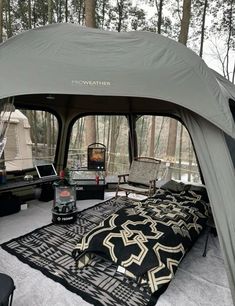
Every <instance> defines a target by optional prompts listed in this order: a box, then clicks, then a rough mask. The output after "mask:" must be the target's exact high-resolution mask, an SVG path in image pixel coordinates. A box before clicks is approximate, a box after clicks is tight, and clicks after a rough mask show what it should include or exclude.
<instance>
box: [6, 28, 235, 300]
mask: <svg viewBox="0 0 235 306" xmlns="http://www.w3.org/2000/svg"><path fill="white" fill-rule="evenodd" d="M0 71H1V73H0V98H4V97H9V96H17V95H24V94H43V93H45V94H48V93H51V94H71V95H93V96H118V97H142V98H152V99H158V103H164V101H167V102H172V103H174V104H175V108H176V111H175V112H178V114H179V115H180V117H181V118H182V120H183V122H184V123H185V125H186V127H187V128H188V130H189V132H190V134H191V136H192V139H193V143H194V147H195V150H196V154H197V156H198V160H199V163H200V167H201V171H202V174H203V176H204V180H205V183H206V187H207V190H208V194H209V199H210V202H211V206H212V211H213V214H214V217H215V222H216V226H217V229H218V234H219V239H220V243H221V247H222V250H223V253H224V258H225V263H226V266H227V272H228V278H229V281H230V286H231V292H232V295H233V299H234V303H235V268H234V267H235V206H234V201H235V200H234V199H235V188H234V187H235V175H234V174H235V173H234V167H233V163H232V159H231V155H230V154H229V150H228V147H227V143H226V141H225V137H224V133H226V134H228V135H230V136H231V137H232V138H235V125H234V119H233V117H232V114H231V110H230V107H229V99H235V86H234V85H233V84H231V83H230V82H229V81H227V80H225V79H224V78H223V77H222V76H220V75H219V74H218V73H216V72H214V71H213V70H211V69H210V68H208V67H207V65H206V64H205V63H204V61H203V60H202V59H201V58H200V57H198V56H197V55H196V54H195V53H193V52H192V51H190V50H189V49H188V48H186V47H185V46H183V45H181V44H179V43H177V42H175V41H173V40H171V39H168V38H166V37H163V36H161V35H158V34H154V33H147V32H129V33H115V32H109V31H100V30H97V29H90V28H84V27H79V26H77V25H74V24H53V25H48V26H45V27H41V28H37V29H33V30H30V31H27V32H24V33H22V34H20V35H17V36H15V37H13V38H11V39H9V40H8V41H6V42H5V43H2V44H1V45H0ZM48 103H49V102H48ZM50 103H55V102H53V101H52V102H50ZM182 107H183V108H182ZM110 109H112V105H111V104H110ZM182 109H184V110H182ZM179 110H181V111H180V112H179ZM156 112H157V109H156Z"/></svg>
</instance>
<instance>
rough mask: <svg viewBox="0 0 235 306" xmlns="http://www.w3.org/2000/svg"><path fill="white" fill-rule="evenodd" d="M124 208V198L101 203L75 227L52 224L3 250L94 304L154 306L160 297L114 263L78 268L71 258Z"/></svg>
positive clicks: (82, 215)
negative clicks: (81, 242)
mask: <svg viewBox="0 0 235 306" xmlns="http://www.w3.org/2000/svg"><path fill="white" fill-rule="evenodd" d="M124 205H126V199H124V198H118V199H116V200H115V199H111V200H108V201H105V202H102V203H100V204H98V205H96V206H93V207H91V208H89V209H86V210H83V211H82V212H80V213H79V214H78V218H77V222H76V223H74V224H67V225H65V224H64V225H62V224H61V225H60V224H59V225H58V224H49V225H46V226H44V227H41V228H39V229H36V230H34V231H33V232H31V233H28V234H26V235H24V236H21V237H18V238H15V239H12V240H11V241H8V242H5V243H3V244H2V245H1V247H2V248H3V249H4V250H6V251H7V252H9V253H11V254H13V255H15V256H17V257H18V258H19V260H21V261H22V262H24V263H27V264H28V265H30V266H31V267H33V268H35V269H38V270H40V271H41V272H42V273H43V274H45V275H46V276H47V277H50V278H51V279H53V280H55V281H57V282H59V283H61V284H62V285H63V286H65V287H66V288H67V289H68V290H70V291H72V292H74V293H77V294H78V295H80V296H81V297H82V298H83V299H84V300H86V301H87V302H89V303H91V304H93V305H97V306H114V305H119V306H147V305H148V306H149V305H154V304H155V303H156V301H157V298H156V297H153V296H151V293H150V292H149V291H148V290H147V289H146V288H145V287H143V286H140V285H139V284H137V283H136V282H134V281H133V280H131V279H129V278H128V277H126V276H125V275H123V274H122V273H120V272H117V270H116V266H115V265H114V264H112V262H110V261H107V260H104V259H102V258H99V257H95V258H94V259H93V260H92V262H91V263H90V264H89V265H88V266H86V267H84V268H83V269H77V268H76V266H75V262H74V259H73V258H72V256H71V252H72V250H73V248H74V246H75V245H76V244H77V243H78V241H79V240H80V239H81V238H82V237H83V235H84V233H86V232H87V231H89V230H91V229H92V228H94V227H95V226H96V225H97V224H99V223H100V222H101V221H103V220H104V219H106V218H107V217H108V216H110V215H111V214H112V213H113V212H115V211H117V210H119V209H120V208H122V207H123V206H124Z"/></svg>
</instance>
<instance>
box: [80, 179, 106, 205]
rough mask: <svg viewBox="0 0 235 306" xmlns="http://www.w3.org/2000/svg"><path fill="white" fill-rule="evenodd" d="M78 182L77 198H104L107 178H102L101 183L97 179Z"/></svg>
mask: <svg viewBox="0 0 235 306" xmlns="http://www.w3.org/2000/svg"><path fill="white" fill-rule="evenodd" d="M76 184H77V187H76V195H77V200H86V199H101V200H103V199H104V190H105V186H106V183H105V180H100V181H99V184H97V183H96V181H95V180H78V181H77V182H76Z"/></svg>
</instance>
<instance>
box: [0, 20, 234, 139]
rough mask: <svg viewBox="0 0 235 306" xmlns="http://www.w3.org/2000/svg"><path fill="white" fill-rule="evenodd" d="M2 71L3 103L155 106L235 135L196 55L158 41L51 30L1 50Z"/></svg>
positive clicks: (144, 35) (147, 36) (60, 27)
mask: <svg viewBox="0 0 235 306" xmlns="http://www.w3.org/2000/svg"><path fill="white" fill-rule="evenodd" d="M0 70H1V71H4V73H3V74H1V75H0V98H3V97H8V96H17V95H22V94H31V93H48V92H49V93H52V94H80V95H81V94H82V95H109V96H120V95H121V96H131V97H146V98H158V99H162V100H166V101H169V102H173V103H175V104H177V105H181V106H184V107H185V108H187V109H190V110H192V111H194V112H195V113H198V114H200V115H201V116H202V117H204V118H206V119H207V120H209V121H210V122H212V123H213V124H215V125H217V126H218V127H219V128H221V129H222V130H224V132H225V133H227V134H229V135H230V136H232V137H234V135H235V126H234V121H233V119H232V117H231V114H230V110H229V106H228V105H227V103H226V101H227V96H226V95H224V93H223V92H222V91H221V88H220V86H219V84H218V82H217V81H216V76H215V74H214V73H213V72H212V71H211V70H210V69H209V68H208V67H207V65H206V64H205V63H204V61H203V60H202V59H201V58H200V57H198V56H197V55H196V54H195V53H194V52H192V51H191V50H189V49H188V48H186V47H185V46H184V45H182V44H179V43H177V42H175V41H173V40H171V39H168V38H166V37H164V36H161V35H158V34H154V33H148V32H125V33H117V32H111V31H101V30H97V29H91V28H85V27H79V26H77V25H75V24H52V25H48V26H45V27H41V28H36V29H33V30H29V31H26V32H24V33H22V34H20V35H17V36H15V37H13V38H11V39H9V40H8V41H6V42H5V43H3V44H1V46H0ZM29 76H30V77H29Z"/></svg>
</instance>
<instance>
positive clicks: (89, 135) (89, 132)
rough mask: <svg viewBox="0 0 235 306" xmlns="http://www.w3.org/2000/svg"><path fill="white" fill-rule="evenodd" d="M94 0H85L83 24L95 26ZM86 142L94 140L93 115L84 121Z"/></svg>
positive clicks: (94, 126)
mask: <svg viewBox="0 0 235 306" xmlns="http://www.w3.org/2000/svg"><path fill="white" fill-rule="evenodd" d="M95 4H96V1H95V0H85V24H86V26H87V27H91V28H95V27H96V22H95ZM85 132H86V144H87V145H89V144H91V143H94V142H96V123H95V116H88V117H86V121H85Z"/></svg>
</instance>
